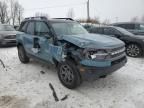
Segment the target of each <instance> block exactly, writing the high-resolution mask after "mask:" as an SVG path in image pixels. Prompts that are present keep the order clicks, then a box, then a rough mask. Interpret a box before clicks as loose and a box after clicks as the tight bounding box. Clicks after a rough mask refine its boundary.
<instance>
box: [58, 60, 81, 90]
mask: <svg viewBox="0 0 144 108" xmlns="http://www.w3.org/2000/svg"><path fill="white" fill-rule="evenodd" d="M58 77H59V79H60V81H61V83H62V84H63V85H64V86H65V87H67V88H69V89H74V88H76V87H78V86H79V85H80V84H81V78H80V74H79V71H78V69H77V67H76V66H75V64H74V63H73V62H71V61H69V60H67V61H65V62H63V63H59V65H58Z"/></svg>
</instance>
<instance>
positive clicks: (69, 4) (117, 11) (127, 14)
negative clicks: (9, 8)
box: [18, 0, 144, 22]
mask: <svg viewBox="0 0 144 108" xmlns="http://www.w3.org/2000/svg"><path fill="white" fill-rule="evenodd" d="M18 1H19V2H20V4H21V5H22V6H23V7H24V9H25V11H24V17H31V16H34V15H35V13H37V12H39V13H46V14H48V15H49V16H50V17H52V18H56V17H66V16H67V13H68V11H69V10H70V9H73V12H74V18H75V19H78V18H87V6H86V2H87V0H18ZM143 15H144V0H90V17H91V18H94V17H99V19H100V21H104V20H105V19H108V20H110V21H111V22H117V21H120V22H124V21H130V20H131V19H132V18H133V17H135V16H137V17H139V18H141V17H142V16H143Z"/></svg>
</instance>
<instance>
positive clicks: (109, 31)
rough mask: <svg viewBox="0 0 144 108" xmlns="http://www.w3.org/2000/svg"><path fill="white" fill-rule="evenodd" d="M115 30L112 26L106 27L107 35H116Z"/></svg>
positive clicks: (105, 32)
mask: <svg viewBox="0 0 144 108" xmlns="http://www.w3.org/2000/svg"><path fill="white" fill-rule="evenodd" d="M114 32H115V31H114V30H113V29H112V28H104V34H105V35H114Z"/></svg>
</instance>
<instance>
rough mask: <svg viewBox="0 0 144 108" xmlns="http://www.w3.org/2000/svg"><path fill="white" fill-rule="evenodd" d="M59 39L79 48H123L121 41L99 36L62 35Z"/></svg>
mask: <svg viewBox="0 0 144 108" xmlns="http://www.w3.org/2000/svg"><path fill="white" fill-rule="evenodd" d="M61 39H62V40H65V41H68V42H70V43H73V44H75V45H77V46H79V47H81V48H116V47H120V46H124V43H123V42H122V41H121V40H119V39H116V38H114V37H110V36H106V35H100V34H90V33H88V34H80V35H63V36H62V37H61Z"/></svg>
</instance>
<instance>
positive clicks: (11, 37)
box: [4, 35, 16, 39]
mask: <svg viewBox="0 0 144 108" xmlns="http://www.w3.org/2000/svg"><path fill="white" fill-rule="evenodd" d="M4 38H5V39H15V38H16V35H8V36H5V37H4Z"/></svg>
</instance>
